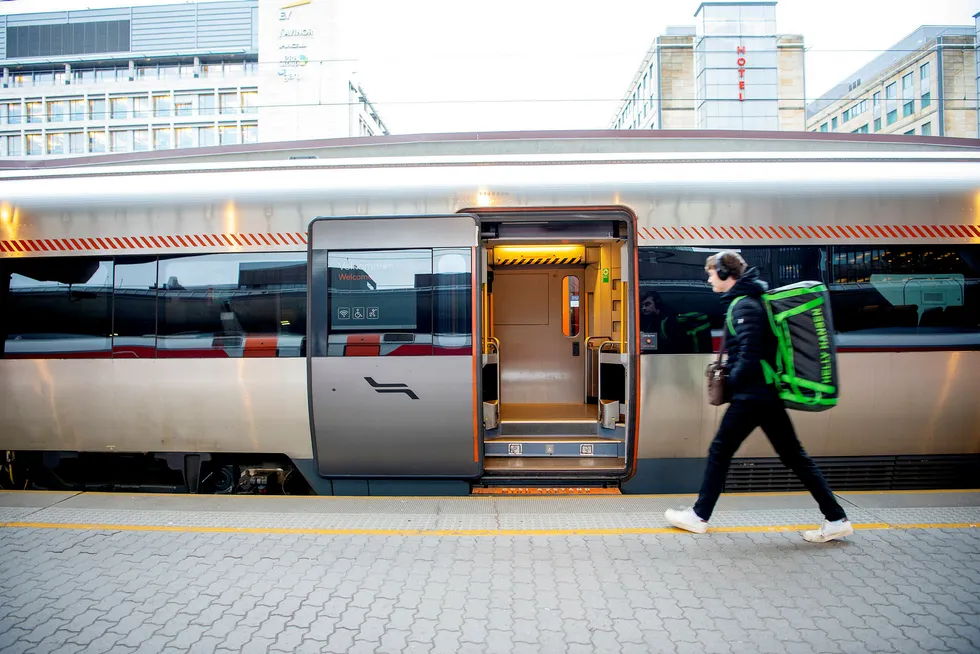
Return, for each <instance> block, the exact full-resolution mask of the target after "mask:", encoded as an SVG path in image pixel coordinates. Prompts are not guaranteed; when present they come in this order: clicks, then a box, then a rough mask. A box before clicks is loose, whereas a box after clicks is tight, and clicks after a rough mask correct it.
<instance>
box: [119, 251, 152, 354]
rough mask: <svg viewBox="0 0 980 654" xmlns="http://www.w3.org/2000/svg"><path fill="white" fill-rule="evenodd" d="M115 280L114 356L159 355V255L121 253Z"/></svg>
mask: <svg viewBox="0 0 980 654" xmlns="http://www.w3.org/2000/svg"><path fill="white" fill-rule="evenodd" d="M114 272H115V275H114V281H113V310H112V356H113V358H117V359H147V358H150V359H152V358H153V357H155V356H156V329H157V315H156V293H157V290H156V286H157V259H156V257H120V258H119V259H117V260H116V265H115V271H114Z"/></svg>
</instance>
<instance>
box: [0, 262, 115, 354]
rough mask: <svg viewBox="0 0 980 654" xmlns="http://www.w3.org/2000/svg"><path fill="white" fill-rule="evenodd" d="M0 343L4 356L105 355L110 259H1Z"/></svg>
mask: <svg viewBox="0 0 980 654" xmlns="http://www.w3.org/2000/svg"><path fill="white" fill-rule="evenodd" d="M2 266H3V274H2V279H0V344H2V348H0V351H2V353H3V356H4V357H7V358H32V359H38V358H58V359H60V358H102V357H105V358H108V357H109V343H110V340H109V339H110V336H109V335H110V333H111V329H112V314H111V307H112V268H113V266H112V260H111V259H99V258H96V257H66V258H57V259H56V258H31V259H18V260H7V261H5V262H3V264H2Z"/></svg>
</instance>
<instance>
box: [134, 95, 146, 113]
mask: <svg viewBox="0 0 980 654" xmlns="http://www.w3.org/2000/svg"><path fill="white" fill-rule="evenodd" d="M133 115H134V116H136V117H137V118H149V117H150V99H149V98H148V97H146V96H145V95H140V96H137V97H135V98H133Z"/></svg>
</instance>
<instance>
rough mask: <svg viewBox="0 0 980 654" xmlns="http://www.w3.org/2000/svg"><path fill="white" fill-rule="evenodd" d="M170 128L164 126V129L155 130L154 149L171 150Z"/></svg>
mask: <svg viewBox="0 0 980 654" xmlns="http://www.w3.org/2000/svg"><path fill="white" fill-rule="evenodd" d="M170 136H171V135H170V128H169V127H164V128H162V129H155V130H153V149H154V150H169V149H170Z"/></svg>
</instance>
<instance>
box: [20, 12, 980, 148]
mask: <svg viewBox="0 0 980 654" xmlns="http://www.w3.org/2000/svg"><path fill="white" fill-rule="evenodd" d="M153 1H154V0H133V1H131V2H124V1H122V0H10V1H8V2H5V3H2V4H0V13H3V12H4V11H5V10H6V11H9V10H11V9H10V8H12V7H15V8H16V9H14V10H15V11H23V10H25V9H29V10H33V11H53V10H62V9H80V8H85V7H93V8H94V7H99V6H107V5H108V6H120V5H126V4H146V3H152V2H153ZM179 1H181V0H174V2H179ZM263 1H264V0H263ZM329 1H331V2H349V3H351V5H350V6H351V8H352V14H351V16H352V25H351V27H350V29H352V30H355V34H354V36H355V38H354V39H353V40H354V41H356V43H357V50H358V51H357V52H356V53H352V55H353V56H354V57H355V62H354V67H355V69H356V79H357V81H358V82H359V83H360V84H361V86H362V87H363V88H364V90H365V92H366V93H367V95H368V98H369V99H370V100H371V102H372V103H373V104H374V105H375V107H376V108H377V109H378V112H379V114H380V115H381V118H382V120H384V121H385V123H386V124H387V125H388V127H389V129H390V130H391V131H392V132H393V133H402V134H406V133H420V132H456V131H495V130H546V129H605V128H607V127H608V126H609V123H610V121H611V120H612V118H613V115H614V113H615V111H616V108H617V105H618V102H619V101H620V100H621V98H622V97H624V96H625V95H626V93H627V91H628V90H629V84H630V82H631V80H632V78H633V75H634V74H635V73H636V70H637V68H638V67H639V65H640V62H641V61H642V59H643V57H644V55H645V54H646V52H647V50H648V49H649V47H650V45H651V43H652V42H653V40H654V39H655V38H656V37H657V36H659V35H661V34H663V33H664V32H665V30H666V27H667V26H668V25H694V23H695V18H694V12H695V11H696V10H697V8H698V6H699V4H700V0H603V1H601V2H597V1H596V0H563V1H561V2H559V1H558V0H495V1H494V2H493V3H483V2H476V1H475V0H371V1H370V2H366V1H365V0H329ZM157 2H162V0H157ZM977 12H980V0H929V1H923V0H914V1H913V0H890V1H889V0H820V1H819V2H818V1H817V0H779V2H778V4H777V5H776V21H777V30H778V31H779V32H780V33H783V34H802V35H803V37H804V42H805V44H806V47H807V52H806V56H805V75H806V93H807V99H808V101H809V100H813V99H816V98H817V97H819V96H820V95H822V94H823V93H824V92H826V91H828V90H829V89H830V88H832V87H833V86H834V85H836V84H838V83H839V82H842V81H844V80H845V79H847V78H849V77H850V76H851V75H852V74H853V73H854V72H856V71H857V70H858V69H860V68H861V67H862V66H863V65H864V64H866V63H868V62H869V61H870V60H871V59H873V58H874V57H875V56H877V55H878V54H880V53H881V52H882V51H884V50H887V49H888V48H890V47H891V46H892V45H894V44H895V43H897V42H898V41H899V40H901V39H902V38H903V37H904V36H906V35H907V34H909V33H910V32H912V31H914V30H915V29H916V28H918V27H919V26H920V25H940V24H948V25H974V19H973V15H974V14H975V13H977Z"/></svg>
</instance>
